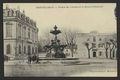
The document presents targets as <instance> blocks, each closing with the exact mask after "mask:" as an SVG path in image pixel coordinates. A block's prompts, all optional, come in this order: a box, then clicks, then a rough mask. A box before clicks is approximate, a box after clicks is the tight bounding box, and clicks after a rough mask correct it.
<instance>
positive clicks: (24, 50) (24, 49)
mask: <svg viewBox="0 0 120 80" xmlns="http://www.w3.org/2000/svg"><path fill="white" fill-rule="evenodd" d="M24 54H26V47H25V46H24Z"/></svg>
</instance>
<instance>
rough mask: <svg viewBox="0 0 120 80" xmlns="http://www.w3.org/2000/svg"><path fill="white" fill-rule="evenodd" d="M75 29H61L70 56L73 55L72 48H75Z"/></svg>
mask: <svg viewBox="0 0 120 80" xmlns="http://www.w3.org/2000/svg"><path fill="white" fill-rule="evenodd" d="M76 36H77V31H76V30H63V36H62V37H63V40H64V41H65V43H66V44H67V45H68V46H69V48H70V50H71V54H72V57H73V56H74V55H73V54H74V49H76Z"/></svg>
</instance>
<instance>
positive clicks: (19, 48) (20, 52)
mask: <svg viewBox="0 0 120 80" xmlns="http://www.w3.org/2000/svg"><path fill="white" fill-rule="evenodd" d="M19 54H21V46H20V45H19Z"/></svg>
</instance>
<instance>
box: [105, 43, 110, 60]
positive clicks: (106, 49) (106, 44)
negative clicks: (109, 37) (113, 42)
mask: <svg viewBox="0 0 120 80" xmlns="http://www.w3.org/2000/svg"><path fill="white" fill-rule="evenodd" d="M104 48H105V53H106V58H108V49H109V48H110V43H109V42H105V43H104Z"/></svg>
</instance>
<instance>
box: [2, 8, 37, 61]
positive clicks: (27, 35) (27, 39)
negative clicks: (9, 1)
mask: <svg viewBox="0 0 120 80" xmlns="http://www.w3.org/2000/svg"><path fill="white" fill-rule="evenodd" d="M3 29H4V34H3V36H4V55H5V56H8V57H10V58H12V59H21V58H25V57H27V56H28V55H31V54H37V53H38V46H37V44H38V28H37V26H36V22H35V21H33V20H32V19H30V18H29V17H28V16H26V15H25V12H24V11H23V12H21V11H20V10H16V9H9V8H7V7H6V8H5V9H3Z"/></svg>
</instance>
